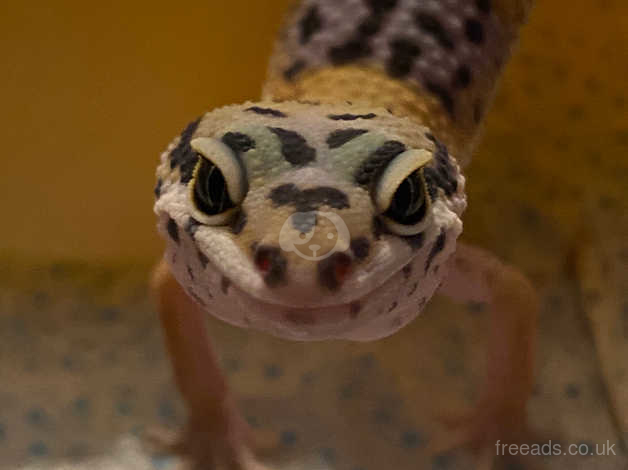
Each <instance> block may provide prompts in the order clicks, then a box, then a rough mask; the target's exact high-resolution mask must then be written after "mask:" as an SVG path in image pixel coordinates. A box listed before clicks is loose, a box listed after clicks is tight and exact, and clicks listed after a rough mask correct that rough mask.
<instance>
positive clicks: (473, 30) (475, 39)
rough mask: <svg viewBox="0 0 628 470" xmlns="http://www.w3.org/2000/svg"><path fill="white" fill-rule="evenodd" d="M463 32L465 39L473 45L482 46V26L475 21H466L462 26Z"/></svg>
mask: <svg viewBox="0 0 628 470" xmlns="http://www.w3.org/2000/svg"><path fill="white" fill-rule="evenodd" d="M464 32H465V34H466V36H467V39H468V40H469V41H471V42H472V43H473V44H482V43H483V42H484V26H482V23H481V22H479V21H478V20H475V19H472V18H470V19H468V20H467V21H466V22H465V24H464Z"/></svg>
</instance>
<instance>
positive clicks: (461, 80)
mask: <svg viewBox="0 0 628 470" xmlns="http://www.w3.org/2000/svg"><path fill="white" fill-rule="evenodd" d="M470 84H471V70H470V69H469V67H467V66H466V65H461V66H460V67H458V69H457V70H456V74H455V75H454V83H453V85H454V87H456V88H467V87H468V86H469V85H470Z"/></svg>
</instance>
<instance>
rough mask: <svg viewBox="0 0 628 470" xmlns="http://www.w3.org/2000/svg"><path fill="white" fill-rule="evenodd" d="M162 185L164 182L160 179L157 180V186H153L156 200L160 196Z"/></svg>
mask: <svg viewBox="0 0 628 470" xmlns="http://www.w3.org/2000/svg"><path fill="white" fill-rule="evenodd" d="M163 183H164V182H163V181H162V179H161V178H159V179H158V180H157V184H156V185H155V189H154V192H155V197H156V198H157V199H159V196H161V186H162V185H163Z"/></svg>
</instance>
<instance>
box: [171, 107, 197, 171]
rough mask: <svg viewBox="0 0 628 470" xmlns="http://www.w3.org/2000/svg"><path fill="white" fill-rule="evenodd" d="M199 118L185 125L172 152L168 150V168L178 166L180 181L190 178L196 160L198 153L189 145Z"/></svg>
mask: <svg viewBox="0 0 628 470" xmlns="http://www.w3.org/2000/svg"><path fill="white" fill-rule="evenodd" d="M200 120H201V119H200V118H198V119H197V120H195V121H192V122H191V123H190V124H188V125H187V127H186V128H185V130H184V131H183V132H182V133H181V137H180V138H179V143H178V144H177V146H176V147H175V148H174V149H173V150H172V152H170V168H171V169H174V168H176V167H177V166H178V167H179V170H180V172H181V182H182V183H187V182H189V181H190V180H191V179H192V174H193V173H194V167H195V166H196V162H197V161H198V155H197V154H196V152H195V151H194V150H192V147H190V141H191V140H192V136H193V135H194V132H196V129H197V128H198V123H199V122H200Z"/></svg>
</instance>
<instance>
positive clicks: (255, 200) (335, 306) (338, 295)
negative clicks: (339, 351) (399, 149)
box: [155, 103, 466, 341]
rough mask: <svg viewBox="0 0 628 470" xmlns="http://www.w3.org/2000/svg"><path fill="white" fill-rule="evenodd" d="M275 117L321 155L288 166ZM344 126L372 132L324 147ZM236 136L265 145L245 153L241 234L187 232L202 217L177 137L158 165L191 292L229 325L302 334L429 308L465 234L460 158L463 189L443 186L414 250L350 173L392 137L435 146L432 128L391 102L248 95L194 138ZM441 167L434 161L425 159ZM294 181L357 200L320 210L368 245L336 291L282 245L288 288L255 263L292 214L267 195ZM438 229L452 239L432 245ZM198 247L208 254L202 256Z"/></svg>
mask: <svg viewBox="0 0 628 470" xmlns="http://www.w3.org/2000/svg"><path fill="white" fill-rule="evenodd" d="M253 105H255V106H258V107H264V108H272V109H273V110H275V111H280V112H281V113H283V114H284V115H285V116H286V117H282V118H277V117H273V116H264V115H259V114H255V113H252V112H250V111H246V110H247V109H249V108H250V107H251V106H253ZM346 113H352V114H358V115H360V114H367V113H373V114H376V115H377V116H376V117H374V118H371V119H358V120H352V121H342V120H340V121H338V120H332V119H329V117H328V116H329V115H337V114H346ZM278 125H281V127H283V128H286V129H291V130H297V131H298V132H299V133H300V134H301V135H302V136H303V137H304V138H305V139H306V141H307V143H308V144H309V145H310V146H312V147H313V148H315V149H316V160H315V161H314V162H312V163H311V164H309V165H307V166H304V167H296V168H295V167H294V166H292V165H290V164H289V163H287V162H286V161H285V160H284V159H283V157H282V156H281V145H280V142H279V139H278V138H277V136H275V135H274V134H273V133H271V132H269V131H268V127H272V126H278ZM347 128H360V129H363V130H365V131H366V132H365V133H364V134H363V135H361V136H359V137H358V138H356V139H354V140H353V141H351V142H348V143H347V144H345V145H344V146H341V147H339V148H337V149H330V148H329V146H328V144H327V143H326V138H327V137H328V136H329V134H330V133H332V132H334V131H337V130H339V129H347ZM228 132H241V133H246V135H248V136H251V137H252V138H253V139H254V140H255V143H256V147H255V149H252V150H249V151H247V152H245V154H244V155H243V156H242V160H243V162H244V164H245V166H246V168H247V175H248V180H249V190H248V194H247V195H246V198H245V199H244V201H243V203H242V206H241V207H242V209H243V210H244V211H245V213H246V215H247V221H246V224H245V225H244V227H243V228H242V230H241V231H239V232H238V233H234V231H233V230H232V229H231V228H230V227H229V226H207V225H202V224H201V225H199V226H197V227H195V230H194V231H193V233H192V231H190V230H186V227H187V226H189V223H190V218H191V217H192V216H193V210H194V209H193V205H192V204H193V203H192V201H191V198H190V191H189V188H188V185H187V184H184V183H182V182H181V178H180V171H179V168H178V167H175V168H174V169H172V168H171V164H170V162H171V158H170V155H171V153H172V150H173V148H175V147H176V145H177V144H178V143H179V139H177V140H175V142H174V143H173V144H172V145H171V146H170V148H169V149H168V150H167V151H166V152H165V153H164V154H163V155H162V164H161V165H160V168H159V170H158V174H159V175H160V178H161V181H162V184H161V186H160V194H159V198H158V200H157V202H156V204H155V211H156V213H157V214H158V215H159V218H160V222H159V227H160V229H161V230H160V231H161V232H162V234H163V235H164V236H165V238H166V239H167V240H168V248H167V252H166V259H167V261H168V262H169V263H170V265H171V268H172V272H173V274H174V275H175V277H176V279H177V280H178V281H179V282H180V283H181V284H182V285H183V286H184V288H185V289H186V291H187V292H188V294H189V295H190V296H191V297H193V298H194V299H195V300H196V301H197V302H198V303H199V304H200V305H201V306H202V307H203V308H205V309H206V310H207V311H208V312H209V313H211V314H213V315H215V316H217V317H218V318H221V319H223V320H224V321H226V322H229V323H231V324H234V325H237V326H242V327H252V328H256V329H260V330H264V331H268V332H270V333H272V334H275V335H278V336H282V337H286V338H290V339H294V340H320V339H329V338H346V339H352V340H359V341H365V340H373V339H377V338H381V337H384V336H387V335H390V334H392V333H394V332H395V331H397V330H398V329H399V328H401V327H403V326H404V325H406V324H407V323H408V322H410V321H411V320H412V319H414V318H415V317H416V316H417V315H418V314H419V313H420V311H421V310H422V308H423V306H424V305H425V304H426V302H427V301H428V300H429V298H430V297H431V296H432V295H433V293H434V292H435V291H436V289H437V288H438V286H439V284H440V282H441V281H442V278H443V276H444V275H445V269H444V268H442V267H443V265H444V263H445V261H446V260H447V259H448V258H449V256H450V255H451V254H452V253H453V252H454V249H455V241H456V238H457V237H458V235H459V234H460V233H461V231H462V222H461V220H460V216H461V214H462V212H463V210H464V208H465V206H466V200H465V195H464V178H463V177H462V175H461V174H460V173H459V169H458V166H457V165H456V164H455V161H454V160H453V158H452V157H448V158H449V161H450V162H451V164H452V165H453V166H452V170H453V171H454V173H453V174H452V175H451V177H452V178H455V180H456V184H457V190H456V191H455V192H454V193H453V194H451V195H450V196H447V195H446V194H445V193H444V191H443V190H442V189H441V188H438V190H437V195H436V197H435V198H434V200H433V201H432V204H431V205H430V208H429V213H428V214H427V215H426V218H425V219H426V221H427V225H426V227H425V229H424V230H423V231H422V232H423V235H422V237H423V242H422V244H421V246H420V248H418V247H415V248H413V247H412V243H411V242H410V241H408V240H405V239H404V237H400V236H397V235H394V234H392V233H386V230H385V229H384V230H383V232H381V233H378V232H377V230H376V229H377V223H375V220H376V219H377V216H378V215H377V210H376V208H375V207H374V204H373V202H372V194H370V193H369V191H368V190H366V189H364V188H362V187H359V186H358V185H356V184H355V182H354V180H353V174H354V173H355V169H356V168H357V167H358V166H359V165H360V164H361V163H362V162H363V161H364V160H365V159H367V158H368V157H369V156H370V155H371V154H372V153H373V151H375V150H377V149H378V148H379V147H380V146H381V145H382V143H384V142H386V141H391V140H394V141H399V142H403V144H404V145H405V146H406V147H407V148H409V149H425V150H427V151H429V152H432V153H436V152H437V147H436V145H435V144H434V142H433V141H432V140H430V138H428V137H426V134H427V135H429V134H428V130H427V129H426V128H422V127H420V126H417V125H416V124H415V123H413V122H412V121H410V120H408V119H407V118H400V117H396V116H393V115H391V114H390V113H388V112H387V111H386V110H384V109H373V108H369V109H361V108H359V107H356V106H351V105H348V104H345V105H339V106H327V105H320V106H315V105H311V104H298V103H255V104H253V103H247V104H243V105H241V106H230V107H226V108H221V109H218V110H215V111H213V112H210V113H208V114H206V115H205V116H204V117H203V118H202V119H201V121H200V123H199V124H198V127H197V128H196V130H195V132H194V134H193V135H192V136H191V138H192V140H193V139H194V138H198V137H211V138H216V139H220V138H221V136H223V135H224V134H225V133H228ZM435 164H436V162H435V161H430V162H429V163H428V164H427V166H433V165H435ZM287 183H292V184H294V185H295V186H297V187H299V188H302V189H307V188H312V187H314V188H315V187H320V186H321V185H324V186H327V187H330V186H331V187H334V188H338V189H339V190H341V191H343V192H344V193H346V194H347V195H348V198H349V203H350V207H348V208H344V209H334V208H331V207H328V206H323V207H321V208H319V210H321V211H332V212H334V213H336V214H338V215H339V216H340V218H341V219H342V220H343V221H344V222H345V223H346V225H347V228H348V229H349V233H350V237H351V239H355V238H360V237H361V238H364V239H366V240H368V242H369V244H370V250H369V254H368V256H367V257H365V258H364V259H359V260H358V259H356V257H355V256H354V262H353V265H352V268H351V271H350V273H349V275H348V277H347V278H346V280H345V281H344V282H343V284H342V286H341V287H340V288H339V289H337V290H334V291H330V290H329V289H325V288H324V286H321V285H320V283H319V282H318V281H317V266H318V263H317V262H316V261H311V260H307V259H303V258H302V257H300V256H298V255H297V254H296V253H288V252H283V253H282V254H283V256H285V258H286V260H287V271H286V278H285V282H283V283H281V285H278V286H272V287H271V286H268V285H266V283H265V282H264V278H263V276H262V274H261V273H260V272H259V270H258V269H256V266H255V264H254V253H253V250H252V248H251V247H252V246H255V245H259V244H264V245H271V246H278V245H279V233H280V231H281V228H282V226H283V225H284V223H285V221H286V220H287V219H288V218H289V217H290V215H291V214H293V213H294V212H295V209H294V208H291V207H279V208H278V207H275V206H274V205H273V203H272V201H271V200H270V199H269V198H268V195H269V193H270V192H271V191H272V190H273V189H274V188H276V187H277V186H280V185H282V184H287ZM189 184H193V181H192V182H190V183H189ZM171 220H172V221H174V223H175V224H176V227H177V228H176V237H174V238H173V236H172V234H171V233H170V231H169V230H168V224H169V221H171ZM326 228H329V227H327V226H326V225H325V220H324V219H323V218H319V223H318V225H317V226H316V230H315V233H314V235H313V239H312V240H313V241H316V243H318V244H320V245H322V246H323V247H325V246H326V243H327V241H326V240H327V239H326V238H325V235H326V233H327V232H326V231H325V229H326ZM170 230H172V226H171V227H170ZM441 234H443V235H441ZM439 235H441V238H443V237H444V239H443V241H444V243H443V245H442V246H441V247H440V248H439V249H438V250H437V252H436V253H432V251H433V250H434V246H435V244H436V243H437V239H438V238H439ZM327 244H328V243H327ZM349 251H350V250H349ZM199 252H200V253H202V254H203V255H204V256H199ZM428 260H430V261H429V263H428ZM426 268H427V269H426Z"/></svg>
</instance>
